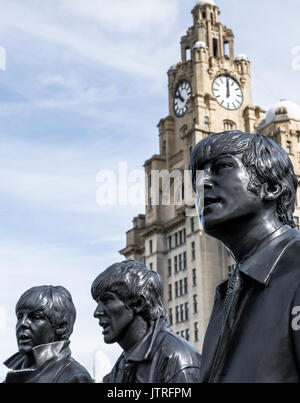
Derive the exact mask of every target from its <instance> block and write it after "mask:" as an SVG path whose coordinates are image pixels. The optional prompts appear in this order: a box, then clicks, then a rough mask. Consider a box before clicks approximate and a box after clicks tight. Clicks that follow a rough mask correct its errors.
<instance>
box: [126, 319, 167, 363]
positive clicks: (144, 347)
mask: <svg viewBox="0 0 300 403" xmlns="http://www.w3.org/2000/svg"><path fill="white" fill-rule="evenodd" d="M166 327H167V323H166V321H165V320H164V319H158V320H155V321H154V322H151V324H150V327H149V330H148V331H147V333H146V335H145V337H144V338H143V339H142V340H141V341H140V342H139V343H138V344H137V345H135V346H134V347H133V348H131V349H130V350H129V351H127V352H125V353H124V359H125V360H126V361H135V362H137V361H144V360H147V359H149V357H150V354H151V352H152V350H153V347H154V343H155V340H156V338H157V335H158V333H159V332H160V331H161V330H162V329H164V328H166Z"/></svg>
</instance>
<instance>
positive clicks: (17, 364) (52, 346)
mask: <svg viewBox="0 0 300 403" xmlns="http://www.w3.org/2000/svg"><path fill="white" fill-rule="evenodd" d="M69 344H70V341H69V340H63V341H57V342H55V343H49V344H41V345H40V346H36V347H34V348H33V349H32V352H33V357H34V362H35V364H34V367H36V368H39V367H41V366H42V365H44V364H45V363H46V362H48V361H50V360H52V359H54V358H58V357H59V358H61V357H62V355H63V356H69V355H71V351H70V348H69ZM24 360H25V355H24V354H22V353H16V354H14V355H13V356H12V357H10V358H9V359H8V360H6V361H5V362H4V365H5V366H6V367H7V368H9V369H12V370H19V369H21V368H22V366H23V363H24Z"/></svg>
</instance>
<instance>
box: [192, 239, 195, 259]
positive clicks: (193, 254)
mask: <svg viewBox="0 0 300 403" xmlns="http://www.w3.org/2000/svg"><path fill="white" fill-rule="evenodd" d="M195 259H196V246H195V242H192V260H195Z"/></svg>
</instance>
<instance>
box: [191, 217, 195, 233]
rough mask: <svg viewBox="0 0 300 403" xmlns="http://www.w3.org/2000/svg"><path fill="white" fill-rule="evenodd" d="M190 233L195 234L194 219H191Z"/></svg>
mask: <svg viewBox="0 0 300 403" xmlns="http://www.w3.org/2000/svg"><path fill="white" fill-rule="evenodd" d="M191 232H195V218H194V217H192V218H191Z"/></svg>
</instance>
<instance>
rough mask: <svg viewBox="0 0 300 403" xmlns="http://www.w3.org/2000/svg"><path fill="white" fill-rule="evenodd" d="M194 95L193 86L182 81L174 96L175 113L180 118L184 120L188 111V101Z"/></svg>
mask: <svg viewBox="0 0 300 403" xmlns="http://www.w3.org/2000/svg"><path fill="white" fill-rule="evenodd" d="M191 95H192V86H191V84H190V83H189V82H188V81H187V80H183V81H181V82H180V83H179V84H178V86H177V88H176V91H175V95H174V103H173V107H174V113H175V115H176V116H177V117H178V118H182V117H183V116H184V115H185V114H186V113H187V110H188V107H187V101H188V100H189V99H190V97H191Z"/></svg>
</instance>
